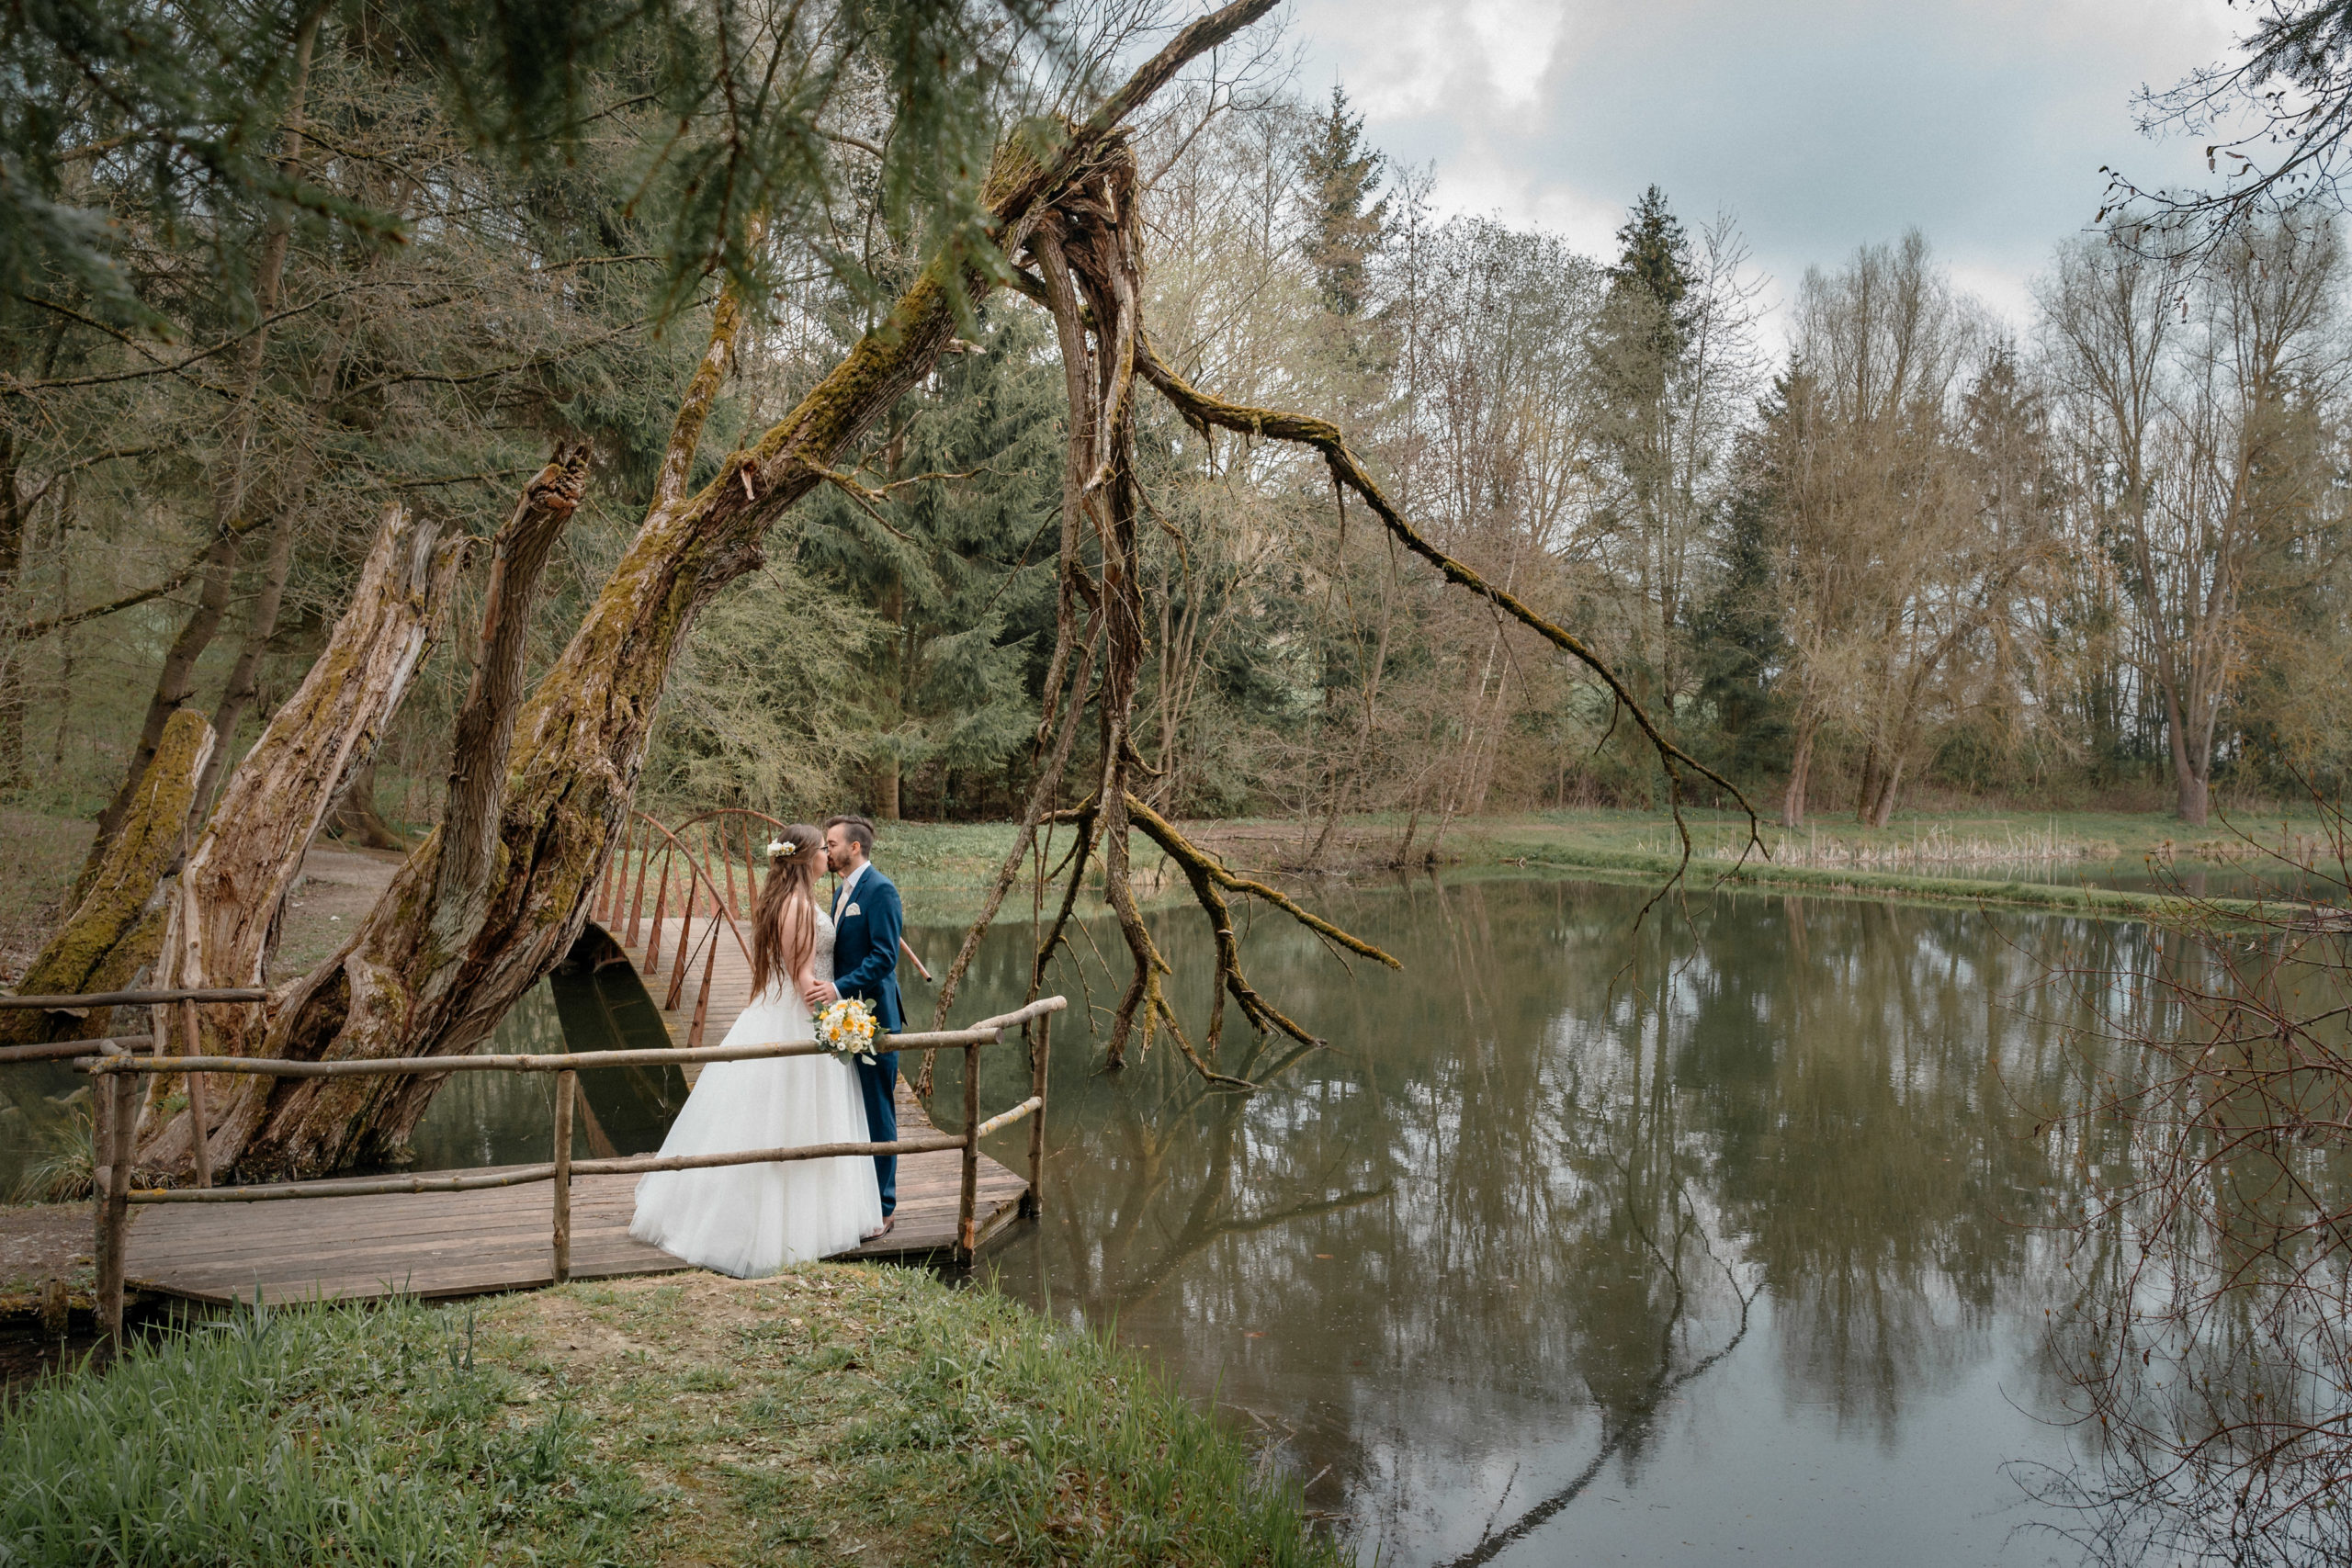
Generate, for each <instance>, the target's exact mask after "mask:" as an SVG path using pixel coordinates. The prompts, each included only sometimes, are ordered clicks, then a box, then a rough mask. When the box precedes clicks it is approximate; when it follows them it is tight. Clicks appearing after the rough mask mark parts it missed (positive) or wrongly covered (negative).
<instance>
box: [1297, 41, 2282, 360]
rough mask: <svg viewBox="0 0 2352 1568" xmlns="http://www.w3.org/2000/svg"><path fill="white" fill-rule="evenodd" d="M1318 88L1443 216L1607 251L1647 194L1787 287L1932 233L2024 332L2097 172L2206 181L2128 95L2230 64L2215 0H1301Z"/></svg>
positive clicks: (1310, 73)
mask: <svg viewBox="0 0 2352 1568" xmlns="http://www.w3.org/2000/svg"><path fill="white" fill-rule="evenodd" d="M1294 6H1295V8H1294V10H1293V13H1292V33H1291V36H1292V38H1293V39H1296V40H1298V41H1299V42H1300V43H1301V44H1302V45H1303V46H1304V47H1305V49H1306V53H1307V60H1308V65H1307V70H1306V79H1305V82H1304V84H1303V85H1306V87H1307V88H1309V89H1310V90H1313V91H1318V92H1319V91H1324V90H1328V88H1329V84H1330V83H1331V82H1333V81H1337V82H1339V83H1340V84H1341V85H1344V86H1345V87H1346V88H1347V90H1348V94H1349V96H1350V97H1351V98H1352V99H1353V100H1354V101H1355V104H1356V106H1357V107H1358V108H1359V109H1361V110H1362V112H1363V116H1364V124H1365V130H1366V132H1367V134H1368V136H1369V138H1370V139H1371V141H1373V142H1374V144H1375V145H1377V146H1378V147H1379V148H1380V149H1381V150H1382V151H1383V152H1385V153H1387V154H1388V155H1389V156H1390V157H1391V158H1393V159H1395V160H1397V161H1398V162H1401V163H1404V164H1415V165H1421V164H1433V165H1434V167H1435V172H1436V181H1437V183H1436V189H1435V193H1434V195H1435V199H1436V201H1437V203H1438V205H1439V206H1440V207H1441V209H1444V210H1446V211H1450V212H1452V211H1468V212H1479V213H1487V214H1493V215H1496V216H1498V217H1500V218H1502V219H1504V220H1507V221H1510V222H1513V223H1517V224H1542V225H1544V226H1546V227H1549V228H1552V229H1555V230H1557V231H1561V232H1564V233H1565V234H1566V235H1567V236H1568V237H1569V239H1570V240H1571V241H1572V242H1573V243H1576V244H1577V246H1578V247H1579V248H1580V249H1583V250H1586V251H1589V252H1591V253H1593V254H1610V253H1611V252H1613V249H1614V246H1613V243H1612V241H1611V236H1612V234H1613V233H1614V231H1615V230H1616V227H1617V225H1618V224H1619V223H1621V222H1622V221H1623V218H1624V211H1625V209H1626V207H1627V206H1628V205H1629V204H1630V203H1631V202H1632V201H1633V200H1634V197H1636V196H1638V195H1639V194H1640V192H1641V190H1642V188H1643V186H1646V185H1648V184H1650V183H1651V182H1652V181H1655V182H1657V184H1658V185H1659V186H1662V187H1663V188H1664V189H1665V191H1666V193H1667V196H1668V200H1669V201H1670V202H1671V203H1672V205H1673V207H1674V209H1675V211H1676V212H1677V213H1678V214H1679V216H1680V217H1681V218H1682V220H1683V221H1684V223H1685V225H1686V227H1689V228H1691V229H1693V230H1695V229H1696V228H1698V227H1699V226H1700V224H1702V223H1703V222H1704V221H1706V220H1708V219H1710V218H1712V217H1713V215H1714V214H1716V213H1717V212H1718V211H1722V210H1728V211H1730V212H1731V213H1733V214H1735V215H1736V217H1737V219H1738V220H1739V224H1740V227H1741V229H1742V230H1743V231H1745V232H1746V234H1747V239H1748V243H1749V244H1750V245H1751V247H1752V248H1753V249H1754V251H1755V254H1756V259H1757V262H1758V265H1759V266H1760V267H1761V269H1762V270H1763V271H1764V272H1766V273H1768V274H1770V276H1771V277H1772V279H1773V284H1774V289H1773V295H1772V297H1773V298H1776V299H1777V298H1782V297H1785V296H1786V295H1787V294H1789V293H1791V292H1792V291H1793V289H1794V288H1795V286H1796V283H1797V280H1798V278H1799V277H1800V276H1802V275H1803V273H1804V268H1805V267H1806V266H1807V265H1813V264H1823V265H1836V264H1837V263H1838V262H1839V261H1841V260H1843V259H1844V258H1845V257H1846V256H1847V255H1848V254H1850V253H1851V252H1852V251H1853V249H1854V248H1855V247H1856V246H1857V245H1860V244H1864V243H1870V242H1873V241H1880V240H1888V239H1892V238H1894V236H1896V235H1897V234H1899V233H1900V232H1901V231H1903V230H1904V229H1905V227H1907V226H1909V225H1913V224H1917V226H1918V227H1920V228H1921V229H1923V230H1924V231H1926V232H1927V234H1928V238H1929V239H1930V240H1931V241H1933V242H1934V243H1935V246H1936V249H1937V252H1938V253H1939V254H1940V255H1941V256H1942V258H1943V259H1944V260H1945V261H1946V262H1947V263H1948V264H1949V265H1951V268H1952V271H1953V274H1954V276H1955V277H1956V278H1957V279H1958V280H1959V281H1960V282H1961V283H1962V285H1963V286H1964V287H1966V288H1970V289H1972V290H1973V291H1974V292H1975V293H1976V294H1977V295H1978V296H1979V297H1981V298H1982V299H1985V302H1986V303H1987V304H1989V305H1991V306H1993V307H1994V308H1995V309H1996V310H1998V311H2000V312H2001V313H2002V314H2004V315H2007V316H2008V317H2009V318H2010V319H2011V320H2013V321H2022V319H2023V316H2024V314H2025V312H2026V310H2027V308H2028V302H2029V296H2028V293H2027V288H2028V282H2029V280H2030V278H2031V277H2032V276H2033V275H2034V274H2035V273H2036V272H2038V271H2039V270H2041V267H2042V266H2043V265H2045V263H2046V261H2047V259H2048V257H2049V254H2050V250H2051V246H2052V243H2054V242H2055V241H2057V240H2059V239H2060V238H2062V237H2064V236H2065V235H2068V234H2071V233H2074V232H2076V231H2079V230H2081V229H2082V227H2083V226H2084V225H2085V224H2086V223H2087V222H2088V221H2089V220H2090V219H2091V218H2092V216H2093V214H2095V213H2096V212H2097V211H2098V205H2099V197H2100V193H2101V191H2102V190H2103V189H2104V188H2105V182H2104V181H2103V179H2102V177H2101V176H2100V175H2099V172H2098V170H2099V166H2100V165H2101V164H2109V163H2120V164H2122V165H2123V166H2124V167H2125V168H2126V169H2128V170H2130V171H2131V172H2133V173H2134V174H2135V175H2140V176H2141V177H2142V182H2143V184H2145V183H2148V181H2149V180H2150V178H2154V179H2157V180H2162V179H2164V178H2166V177H2169V178H2171V179H2174V180H2179V179H2183V178H2188V177H2190V176H2191V175H2192V174H2195V175H2201V173H2202V170H2201V164H2199V162H2198V158H2197V155H2198V152H2199V149H2198V148H2197V147H2195V146H2193V145H2189V144H2186V143H2182V142H2179V141H2173V142H2168V143H2156V142H2151V141H2147V140H2146V139H2144V138H2143V137H2142V136H2140V135H2139V133H2138V132H2137V131H2135V130H2133V128H2132V119H2131V96H2132V94H2133V93H2134V92H2135V91H2136V90H2137V89H2138V88H2139V87H2140V86H2141V85H2143V83H2144V84H2148V85H2154V86H2158V87H2162V86H2165V85H2170V84H2171V83H2173V82H2175V81H2177V80H2178V79H2179V77H2180V76H2181V75H2182V74H2183V73H2186V72H2187V71H2188V70H2189V69H2191V68H2192V67H2194V66H2197V65H2199V64H2200V63H2205V62H2211V61H2214V60H2217V59H2220V58H2222V56H2223V55H2224V54H2226V53H2227V52H2228V49H2229V45H2230V42H2231V40H2232V39H2233V36H2234V28H2233V22H2234V23H2238V24H2242V23H2243V21H2244V19H2245V18H2244V14H2243V13H2240V14H2239V15H2238V16H2237V17H2234V18H2233V16H2232V14H2231V12H2230V11H2229V9H2228V7H2227V6H2224V5H2223V4H2222V0H1947V3H1944V4H1928V3H1909V4H1905V3H1903V0H1894V3H1886V4H1871V3H1867V0H1469V3H1467V4H1461V3H1448V0H1436V3H1434V4H1432V3H1430V0H1294Z"/></svg>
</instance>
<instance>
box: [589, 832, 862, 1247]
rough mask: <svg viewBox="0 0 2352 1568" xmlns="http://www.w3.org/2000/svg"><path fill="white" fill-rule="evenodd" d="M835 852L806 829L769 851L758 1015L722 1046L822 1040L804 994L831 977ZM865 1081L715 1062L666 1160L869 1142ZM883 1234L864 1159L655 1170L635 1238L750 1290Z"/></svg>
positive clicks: (780, 1062) (755, 985)
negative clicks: (825, 862)
mask: <svg viewBox="0 0 2352 1568" xmlns="http://www.w3.org/2000/svg"><path fill="white" fill-rule="evenodd" d="M823 845H824V840H823V839H822V837H821V836H820V835H819V833H818V831H817V829H814V828H810V827H808V826H806V825H804V824H799V823H796V824H794V825H793V826H791V827H789V828H786V829H784V832H783V834H782V836H781V837H779V838H778V839H777V840H775V842H773V843H771V844H769V845H768V874H767V879H766V881H765V882H764V883H763V885H762V886H761V888H760V896H759V900H758V903H757V906H756V907H755V908H754V909H753V911H752V1004H751V1006H749V1007H747V1008H745V1009H744V1010H743V1011H742V1014H741V1016H740V1017H739V1018H737V1019H736V1020H735V1026H734V1027H733V1028H732V1029H729V1031H728V1032H727V1038H726V1039H725V1040H724V1041H722V1042H720V1043H721V1044H724V1045H763V1044H769V1043H775V1042H778V1041H797V1040H813V1039H814V1038H815V1037H816V1033H815V1030H814V1028H813V1026H812V1024H811V1022H810V1020H809V1007H808V1004H807V1003H806V1002H804V1001H803V1000H802V999H801V995H802V993H803V991H805V990H806V989H807V987H808V986H809V979H810V976H816V975H821V976H825V977H826V978H828V979H830V978H831V976H832V973H833V922H832V921H831V919H829V918H827V916H826V914H825V912H824V911H823V910H821V909H820V908H818V907H817V900H816V897H815V896H814V894H813V892H812V888H813V886H814V885H815V883H816V880H817V865H818V863H819V862H820V861H821V860H822V859H823V858H824V850H823ZM871 1135H872V1134H869V1133H868V1132H867V1131H866V1123H865V1101H864V1100H862V1099H861V1098H860V1097H859V1094H858V1086H857V1073H856V1070H855V1069H854V1068H853V1067H852V1066H850V1065H849V1064H848V1063H847V1062H844V1061H842V1059H841V1058H840V1057H838V1056H831V1055H813V1056H783V1057H770V1058H765V1059H762V1060H756V1061H749V1062H712V1063H709V1064H708V1065H707V1066H705V1067H704V1068H703V1070H702V1077H701V1078H700V1079H698V1080H697V1081H696V1082H695V1089H694V1092H693V1093H692V1094H690V1095H688V1096H687V1097H686V1103H685V1106H684V1109H683V1110H681V1111H679V1112H678V1120H677V1121H676V1122H673V1124H672V1125H671V1128H670V1135H669V1136H668V1137H666V1138H664V1139H662V1153H663V1154H664V1155H707V1154H723V1153H724V1154H732V1153H738V1152H741V1151H743V1150H747V1149H775V1148H793V1147H800V1146H803V1145H809V1144H846V1143H864V1142H866V1141H867V1140H868V1139H869V1138H870V1137H871ZM881 1228H882V1195H881V1191H880V1189H879V1187H878V1186H877V1184H876V1179H875V1169H874V1161H873V1159H872V1158H871V1157H870V1156H865V1155H851V1156H840V1157H837V1158H832V1159H812V1160H793V1161H789V1162H786V1163H784V1164H780V1165H722V1166H709V1167H706V1168H701V1169H698V1170H657V1171H654V1172H652V1173H651V1174H650V1175H649V1176H647V1177H646V1178H645V1179H643V1180H642V1181H639V1183H638V1184H637V1217H636V1218H635V1219H634V1220H633V1221H631V1222H630V1224H629V1227H628V1234H629V1235H633V1236H635V1237H637V1239H638V1240H639V1241H644V1242H650V1243H651V1244H652V1245H654V1246H655V1247H660V1248H661V1249H662V1251H664V1252H667V1253H669V1254H671V1255H672V1256H673V1257H676V1258H684V1259H685V1260H686V1261H687V1262H689V1263H697V1264H700V1265H701V1266H702V1267H703V1268H706V1269H717V1270H718V1272H719V1273H722V1274H732V1275H734V1276H736V1277H737V1278H738V1279H749V1278H752V1277H753V1276H756V1275H761V1274H773V1273H775V1271H776V1270H777V1269H781V1268H783V1267H784V1266H785V1265H786V1264H787V1263H800V1262H805V1261H807V1260H808V1259H809V1258H823V1257H826V1256H828V1255H829V1254H831V1253H835V1252H843V1251H847V1250H848V1249H849V1248H851V1247H855V1246H856V1245H857V1244H858V1243H859V1242H860V1241H862V1240H864V1239H865V1237H866V1236H867V1235H871V1234H873V1233H875V1232H877V1231H879V1230H880V1229H881Z"/></svg>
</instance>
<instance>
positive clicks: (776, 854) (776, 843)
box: [768, 839, 800, 859]
mask: <svg viewBox="0 0 2352 1568" xmlns="http://www.w3.org/2000/svg"><path fill="white" fill-rule="evenodd" d="M799 852H800V846H799V845H798V844H796V843H794V842H793V841H792V840H789V839H770V840H768V854H769V855H770V857H771V858H775V859H783V858H786V857H788V856H791V855H797V854H798V853H799Z"/></svg>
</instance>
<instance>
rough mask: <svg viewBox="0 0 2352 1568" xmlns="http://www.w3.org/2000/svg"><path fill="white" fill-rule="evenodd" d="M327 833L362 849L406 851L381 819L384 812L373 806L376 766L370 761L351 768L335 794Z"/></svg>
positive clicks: (328, 819)
mask: <svg viewBox="0 0 2352 1568" xmlns="http://www.w3.org/2000/svg"><path fill="white" fill-rule="evenodd" d="M326 830H327V833H328V834H329V836H331V837H333V838H337V839H341V840H344V841H345V843H352V844H357V845H358V846H360V848H362V849H368V850H404V849H406V848H408V845H407V844H405V843H403V842H402V841H401V836H400V835H399V834H398V833H395V832H393V831H392V825H391V824H390V823H389V822H387V821H385V820H384V814H383V811H382V809H381V808H380V807H378V806H377V804H376V763H375V761H374V760H373V759H372V758H371V759H370V760H369V761H367V762H364V763H362V764H361V765H360V766H358V767H356V768H354V769H353V770H352V771H351V776H350V777H349V778H347V779H345V781H344V783H343V787H342V788H341V789H339V790H337V791H336V792H335V796H334V805H333V806H331V807H328V808H327V820H326Z"/></svg>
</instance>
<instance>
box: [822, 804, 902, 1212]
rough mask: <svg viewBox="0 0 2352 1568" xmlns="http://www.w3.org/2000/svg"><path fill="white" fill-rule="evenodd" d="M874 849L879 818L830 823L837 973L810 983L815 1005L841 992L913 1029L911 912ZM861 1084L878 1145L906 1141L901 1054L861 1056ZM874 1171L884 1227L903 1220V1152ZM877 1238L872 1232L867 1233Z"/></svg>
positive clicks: (882, 1021) (883, 1025) (891, 1023)
mask: <svg viewBox="0 0 2352 1568" xmlns="http://www.w3.org/2000/svg"><path fill="white" fill-rule="evenodd" d="M873 852H874V824H873V823H871V822H869V821H867V820H866V819H865V818H863V817H836V818H832V819H831V821H829V822H827V823H826V824H825V864H826V867H827V868H828V869H829V870H831V872H832V874H834V875H836V876H838V877H840V878H841V879H842V880H841V886H839V887H838V888H837V889H836V890H835V891H834V894H833V977H832V978H831V980H827V979H825V978H824V977H822V976H818V977H816V978H813V979H811V980H810V981H809V1011H811V1012H820V1011H822V1010H824V1009H825V1008H827V1007H828V1006H830V1005H831V1004H832V1003H833V1002H835V1001H837V1000H839V999H840V998H842V997H863V998H865V1000H867V1001H869V1002H871V1003H873V1004H874V1021H875V1025H876V1028H878V1029H880V1030H881V1031H882V1032H884V1033H886V1034H895V1033H897V1032H899V1030H901V1029H904V1028H905V1027H906V1017H905V1014H904V1013H902V1012H901V1011H900V1010H899V931H900V930H901V929H902V928H903V927H904V925H905V923H906V920H905V917H904V916H903V915H902V914H901V913H900V911H899V890H898V888H896V887H894V886H891V883H890V879H889V878H888V877H887V876H885V875H883V874H882V873H881V872H880V871H878V870H877V869H876V867H875V864H874V863H873V862H872V861H871V860H869V859H867V858H866V857H867V856H869V855H871V854H872V853H873ZM856 1066H857V1087H858V1089H859V1090H860V1092H862V1093H863V1094H864V1095H865V1122H866V1127H867V1135H868V1136H870V1137H871V1138H872V1139H873V1140H874V1141H875V1142H876V1143H877V1144H893V1143H896V1142H898V1140H899V1100H898V1089H899V1054H898V1053H897V1052H896V1051H888V1052H884V1053H881V1054H879V1055H876V1057H875V1058H874V1060H873V1061H872V1062H871V1063H870V1064H869V1063H866V1062H863V1061H861V1062H859V1063H857V1064H856ZM874 1172H875V1175H876V1177H878V1178H879V1179H880V1181H881V1185H882V1228H881V1229H880V1230H878V1231H876V1232H875V1233H874V1234H875V1235H888V1233H889V1231H890V1228H891V1227H892V1226H893V1225H895V1224H898V1223H899V1222H898V1221H897V1219H896V1218H895V1217H893V1214H892V1211H894V1210H895V1209H897V1208H898V1206H899V1156H896V1155H876V1156H874ZM867 1239H868V1240H871V1239H872V1237H868V1238H867Z"/></svg>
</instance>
